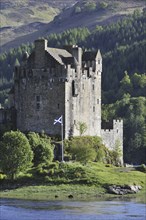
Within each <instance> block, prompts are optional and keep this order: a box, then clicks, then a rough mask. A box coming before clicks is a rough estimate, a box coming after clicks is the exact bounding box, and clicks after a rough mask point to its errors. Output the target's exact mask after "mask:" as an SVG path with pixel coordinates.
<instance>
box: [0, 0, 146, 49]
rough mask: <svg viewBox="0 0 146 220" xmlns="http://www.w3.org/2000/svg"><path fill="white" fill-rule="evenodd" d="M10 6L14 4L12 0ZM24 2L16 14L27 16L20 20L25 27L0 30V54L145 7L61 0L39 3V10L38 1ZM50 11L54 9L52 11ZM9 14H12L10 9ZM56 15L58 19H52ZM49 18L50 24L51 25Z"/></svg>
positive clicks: (108, 0)
mask: <svg viewBox="0 0 146 220" xmlns="http://www.w3.org/2000/svg"><path fill="white" fill-rule="evenodd" d="M2 2H3V3H4V2H5V1H4V0H2ZM6 2H7V1H6ZM8 2H10V1H8ZM14 2H16V0H15V1H14ZM18 2H20V3H21V0H20V1H17V3H18ZM25 2H26V3H25V4H24V5H23V6H22V5H21V4H20V5H19V10H20V11H21V12H22V14H23V13H25V11H26V12H29V15H27V16H24V18H25V19H24V18H21V22H22V23H23V22H24V23H25V25H24V23H23V24H22V25H18V26H17V27H16V26H15V27H12V26H10V27H9V26H8V27H6V26H3V27H2V28H1V29H0V32H1V33H0V34H1V36H0V37H1V52H3V51H4V50H8V49H10V48H12V47H17V46H19V45H20V44H22V43H27V42H32V41H34V40H35V39H37V38H39V37H42V36H46V35H48V34H50V33H59V32H62V31H64V30H66V29H71V28H74V27H84V26H86V27H88V28H89V29H93V28H94V27H95V26H96V25H104V24H109V23H112V22H115V21H117V20H118V19H121V18H123V17H125V16H126V15H127V14H129V13H133V11H134V10H136V9H138V10H143V8H144V7H145V0H139V1H136V0H126V1H123V0H105V1H104V2H102V1H101V0H92V1H88V0H84V1H83V0H79V1H77V2H76V1H75V0H70V1H65V0H64V1H63V0H62V1H59V2H58V1H53V2H51V1H50V0H43V3H44V4H43V7H42V6H41V5H40V4H39V1H38V0H37V1H33V0H31V1H29V2H31V6H30V5H29V4H28V1H27V0H25ZM67 3H68V4H67ZM69 5H70V7H69ZM49 6H50V7H49ZM64 6H66V8H64V9H63V10H62V8H63V7H64ZM54 7H56V8H57V7H58V8H57V9H56V8H54ZM13 9H15V7H13ZM4 10H5V9H3V8H2V12H3V14H4ZM7 10H8V7H7ZM45 10H46V11H45ZM59 10H60V14H59ZM10 11H13V10H12V9H11V8H10ZM30 11H31V13H32V12H33V13H34V11H35V15H36V17H35V16H34V17H35V18H34V17H33V16H32V15H31V13H30ZM49 12H50V14H49ZM19 14H20V13H19ZM57 14H58V16H56V17H55V15H57ZM8 15H9V14H8ZM10 15H11V16H12V18H13V19H12V20H14V18H15V16H14V13H12V12H11V13H10ZM40 15H42V16H40ZM17 16H18V15H17ZM17 16H16V17H17ZM49 16H50V17H49ZM26 17H27V21H26ZM32 17H33V19H32ZM38 17H39V18H38ZM54 17H55V18H54ZM53 18H54V20H53V21H51V19H53ZM49 19H50V20H49ZM32 20H33V21H32ZM50 21H51V22H50ZM27 22H28V23H27ZM48 22H49V23H48ZM16 23H18V20H16ZM20 24H21V23H20Z"/></svg>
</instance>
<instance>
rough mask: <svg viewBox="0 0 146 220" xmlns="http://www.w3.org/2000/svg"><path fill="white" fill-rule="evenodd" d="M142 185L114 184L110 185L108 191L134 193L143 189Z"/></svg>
mask: <svg viewBox="0 0 146 220" xmlns="http://www.w3.org/2000/svg"><path fill="white" fill-rule="evenodd" d="M141 189H142V187H141V186H136V185H124V186H119V185H112V186H109V187H108V192H109V193H111V194H116V195H124V194H133V193H137V192H139V190H141Z"/></svg>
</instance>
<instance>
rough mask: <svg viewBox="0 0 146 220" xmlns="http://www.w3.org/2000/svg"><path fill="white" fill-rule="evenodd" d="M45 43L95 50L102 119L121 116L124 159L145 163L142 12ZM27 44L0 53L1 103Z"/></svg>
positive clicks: (145, 31) (145, 21) (145, 23)
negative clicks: (98, 55)
mask: <svg viewBox="0 0 146 220" xmlns="http://www.w3.org/2000/svg"><path fill="white" fill-rule="evenodd" d="M47 39H48V41H49V46H53V47H62V45H64V44H78V45H79V46H82V47H83V48H84V49H85V50H97V49H98V48H99V49H100V50H101V53H102V56H103V75H102V96H103V97H102V102H103V106H102V107H103V116H102V117H103V119H104V121H106V122H108V121H109V120H111V119H113V118H115V117H117V118H122V119H123V120H124V152H125V154H124V155H125V162H129V163H146V159H145V153H146V129H145V123H146V99H145V94H146V75H145V69H146V68H145V60H146V56H145V54H146V53H145V48H146V40H145V39H146V12H145V11H143V13H140V12H139V11H135V12H134V14H133V15H132V16H131V15H130V16H128V17H127V18H125V19H123V20H121V21H118V22H117V23H114V24H111V25H107V26H96V28H95V29H94V30H92V31H90V30H89V29H87V28H78V29H77V28H75V29H70V30H67V31H64V32H63V33H60V34H51V35H49V36H47ZM32 49H33V45H32V44H31V45H29V44H28V45H21V46H20V47H19V48H17V49H11V50H10V51H9V52H7V53H4V54H2V55H1V56H0V66H1V77H0V102H1V103H2V105H5V106H6V104H7V99H6V98H7V91H8V89H9V88H10V85H11V84H12V75H13V67H14V65H15V63H17V64H18V62H21V58H22V55H23V53H24V51H26V50H27V51H28V52H29V53H30V51H31V50H32Z"/></svg>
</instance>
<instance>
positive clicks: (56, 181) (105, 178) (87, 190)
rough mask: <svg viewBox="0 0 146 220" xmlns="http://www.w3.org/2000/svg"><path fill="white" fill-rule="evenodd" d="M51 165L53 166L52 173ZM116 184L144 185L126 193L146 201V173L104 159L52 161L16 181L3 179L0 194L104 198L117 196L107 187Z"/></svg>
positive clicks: (45, 197)
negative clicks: (78, 161)
mask: <svg viewBox="0 0 146 220" xmlns="http://www.w3.org/2000/svg"><path fill="white" fill-rule="evenodd" d="M49 167H50V168H49ZM49 169H51V170H52V169H53V172H51V174H49V172H48V171H49ZM39 172H40V173H39ZM36 174H37V175H36ZM113 184H115V185H125V184H126V185H127V184H128V185H134V184H135V185H141V186H142V190H141V192H139V193H137V194H134V195H133V194H132V195H125V197H133V196H134V197H135V196H136V197H137V198H138V199H139V200H140V201H143V202H145V196H146V193H145V190H146V174H145V173H143V172H140V171H136V170H134V169H133V170H130V169H129V168H121V167H111V166H110V167H106V165H104V164H101V163H89V164H87V165H86V166H83V165H81V164H79V163H71V162H69V163H63V164H62V163H52V164H51V165H49V166H48V167H47V166H46V167H45V168H44V169H40V170H39V169H32V170H31V171H30V172H29V173H28V174H27V175H26V176H23V177H22V176H19V178H18V179H17V180H15V181H14V182H9V181H8V180H7V181H2V188H1V189H2V190H1V191H0V197H3V198H21V199H39V200H46V199H47V200H49V199H50V200H52V199H61V200H65V199H68V196H69V195H70V194H71V195H73V197H74V199H76V200H77V199H83V200H88V199H101V198H102V199H104V198H107V197H109V196H110V197H115V195H109V194H107V191H106V189H107V186H109V185H113ZM12 188H14V189H12ZM56 197H57V198H56Z"/></svg>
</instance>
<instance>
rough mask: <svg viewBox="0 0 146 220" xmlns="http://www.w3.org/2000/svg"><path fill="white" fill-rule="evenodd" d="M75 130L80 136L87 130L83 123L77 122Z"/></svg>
mask: <svg viewBox="0 0 146 220" xmlns="http://www.w3.org/2000/svg"><path fill="white" fill-rule="evenodd" d="M76 129H77V130H78V131H79V133H80V136H82V135H83V134H84V133H85V132H86V130H87V125H86V123H85V122H78V123H77V124H76Z"/></svg>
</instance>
